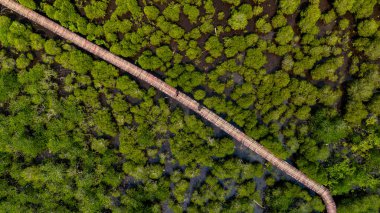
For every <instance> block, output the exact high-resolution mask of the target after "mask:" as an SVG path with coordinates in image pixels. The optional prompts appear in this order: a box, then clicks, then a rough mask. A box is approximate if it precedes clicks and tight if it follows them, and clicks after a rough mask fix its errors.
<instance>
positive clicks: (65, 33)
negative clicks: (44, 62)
mask: <svg viewBox="0 0 380 213" xmlns="http://www.w3.org/2000/svg"><path fill="white" fill-rule="evenodd" d="M0 3H1V4H2V5H4V6H5V7H7V8H9V9H11V10H13V11H14V12H16V13H18V14H20V15H22V16H24V17H25V18H27V19H29V20H31V21H33V22H35V23H37V24H39V25H41V26H43V27H45V28H46V29H48V30H50V31H52V32H54V33H55V34H57V35H59V36H61V37H62V38H64V39H66V40H69V41H71V42H72V43H74V44H76V45H77V46H78V47H80V48H82V49H84V50H86V51H88V52H90V53H92V54H94V55H96V56H98V57H100V58H102V59H104V60H105V61H107V62H109V63H111V64H113V65H115V66H117V67H119V68H120V69H122V70H124V71H126V72H128V73H130V74H131V75H133V76H135V77H137V78H138V79H141V80H143V81H145V82H147V83H149V84H150V85H151V86H153V87H155V88H157V89H158V90H160V91H161V92H163V93H165V94H166V95H168V96H170V97H171V98H173V99H174V100H176V101H178V102H180V103H181V104H183V105H185V106H186V107H188V108H190V109H191V110H193V111H194V112H196V113H198V114H199V115H200V116H202V117H203V118H205V119H206V120H208V121H209V122H211V123H213V124H214V125H215V126H217V127H219V128H220V129H222V130H223V131H225V132H226V133H227V134H229V135H230V136H231V137H233V138H234V139H235V140H237V141H239V142H241V143H242V144H243V145H244V146H246V147H247V148H249V149H250V150H252V151H254V152H256V153H257V154H258V155H260V156H261V157H263V158H264V159H265V160H267V161H268V162H269V163H271V164H272V165H274V166H275V167H277V168H278V169H280V170H281V171H283V172H285V173H286V174H287V175H289V176H290V177H292V178H294V179H295V180H296V181H298V182H299V183H301V184H303V185H304V186H306V187H307V188H309V189H310V190H312V191H314V192H316V193H317V194H319V195H320V196H321V197H322V199H323V201H324V203H325V205H326V209H327V212H328V213H335V212H336V206H335V202H334V200H333V198H332V196H331V195H330V192H329V191H328V189H327V188H325V187H324V186H322V185H320V184H318V183H317V182H315V181H314V180H312V179H310V178H309V177H307V176H306V175H305V174H303V173H302V172H301V171H299V170H297V169H296V168H295V167H293V166H291V165H290V164H288V163H287V162H285V161H283V160H281V159H279V158H277V157H276V156H275V155H273V154H272V153H271V152H270V151H269V150H268V149H266V148H265V147H263V146H262V145H261V144H259V143H258V142H257V141H255V140H253V139H252V138H250V137H248V136H247V135H246V134H244V133H243V132H242V131H240V130H238V129H237V128H235V127H234V126H232V125H231V124H230V123H228V122H227V121H225V120H224V119H222V118H221V117H219V116H218V115H216V114H215V113H213V112H212V111H210V110H209V109H207V108H205V107H203V106H201V105H200V104H199V103H198V102H197V101H195V100H194V99H192V98H190V97H189V96H187V95H185V94H184V93H182V92H180V91H178V90H177V89H175V88H174V87H172V86H170V85H168V84H166V83H165V82H164V81H162V80H160V79H158V78H157V77H155V76H154V75H152V74H150V73H148V72H147V71H145V70H143V69H141V68H139V67H137V66H135V65H133V64H131V63H129V62H128V61H126V60H124V59H122V58H120V57H118V56H116V55H114V54H112V53H111V52H109V51H107V50H105V49H103V48H101V47H99V46H98V45H96V44H94V43H92V42H90V41H88V40H86V39H84V38H82V37H80V36H79V35H77V34H75V33H73V32H71V31H70V30H68V29H66V28H64V27H62V26H60V25H59V24H57V23H55V22H53V21H51V20H49V19H48V18H46V17H44V16H42V15H40V14H38V13H36V12H34V11H32V10H30V9H28V8H26V7H24V6H22V5H20V4H18V3H16V2H14V1H13V0H0Z"/></svg>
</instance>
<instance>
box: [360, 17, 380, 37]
mask: <svg viewBox="0 0 380 213" xmlns="http://www.w3.org/2000/svg"><path fill="white" fill-rule="evenodd" d="M378 27H379V26H378V24H377V22H376V21H375V20H374V19H369V20H364V21H362V22H360V23H359V24H358V33H359V35H360V36H363V37H370V36H372V35H373V34H375V33H376V31H377V28H378Z"/></svg>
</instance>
